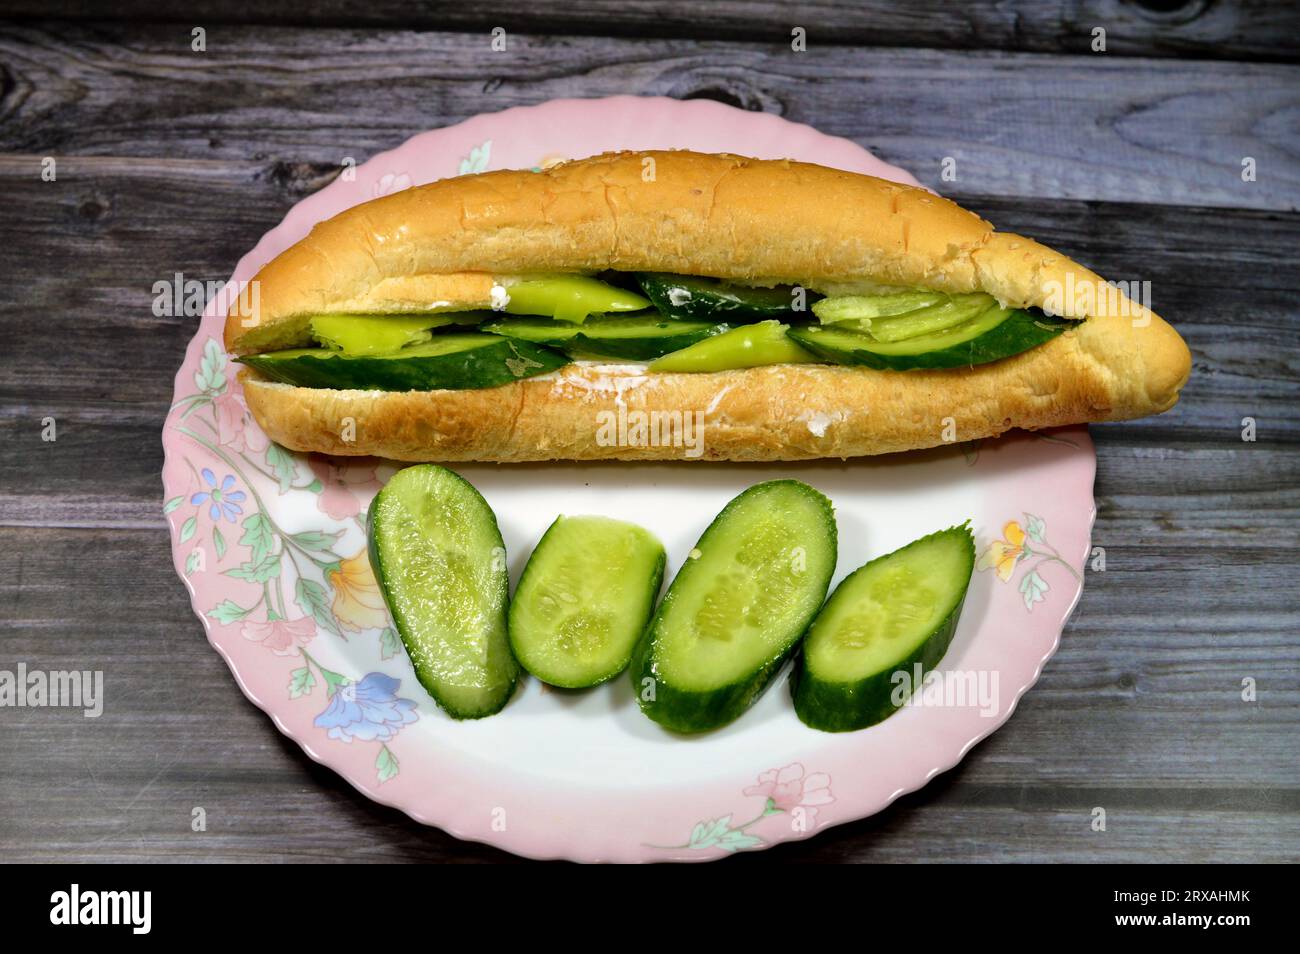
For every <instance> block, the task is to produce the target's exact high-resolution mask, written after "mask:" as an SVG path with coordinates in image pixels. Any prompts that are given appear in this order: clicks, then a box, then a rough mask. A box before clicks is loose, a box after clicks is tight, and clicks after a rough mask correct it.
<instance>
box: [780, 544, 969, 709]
mask: <svg viewBox="0 0 1300 954" xmlns="http://www.w3.org/2000/svg"><path fill="white" fill-rule="evenodd" d="M949 532H951V531H949V530H941V531H939V533H949ZM938 535H939V534H930V535H928V536H925V537H922V538H921V540H916V541H913V542H914V543H920V542H921V541H922V540H928V539H930V538H931V537H934V536H938ZM911 545H912V544H908V546H911ZM903 549H906V547H904V548H903ZM897 552H899V551H897V550H896V551H894V553H897ZM893 555H894V554H893V553H888V554H885V555H884V556H882V557H877V558H876V559H875V560H871V561H869V562H867V563H865V564H863V565H862V566H861V567H859V568H858V569H856V570H854V571H853V572H852V573H850V574H849V575H848V576H846V577H845V578H844V579H843V580H842V581H841V582H840V586H844V585H845V584H846V583H848V582H849V581H850V580H852V579H853V578H854V577H855V576H857V575H858V574H859V573H861V572H863V571H864V570H866V569H867V567H869V566H871V565H873V564H874V563H876V562H878V561H879V560H887V559H889V557H891V556H893ZM968 565H969V567H970V573H969V574H968V575H967V578H966V583H965V585H964V586H963V587H962V590H961V596H960V597H959V598H958V599H957V603H956V605H955V606H954V607H953V610H952V612H951V613H949V614H948V615H947V616H946V617H944V619H943V622H941V623H940V624H939V625H938V626H936V627H935V629H934V632H933V633H932V634H931V635H930V636H929V637H928V638H927V639H926V640H925V641H924V642H922V643H921V645H919V646H917V647H916V649H915V650H913V651H912V653H910V654H909V655H908V656H907V658H906V659H904V660H902V661H900V662H899V663H898V664H897V665H895V666H892V667H890V668H888V669H885V670H883V671H882V672H878V673H873V674H872V675H870V676H867V677H866V678H865V679H860V680H857V681H856V682H851V683H844V682H834V681H831V680H826V679H820V678H818V676H817V675H816V674H814V673H813V672H811V671H810V670H809V668H808V665H807V662H806V660H805V658H804V651H803V645H802V643H801V644H800V647H799V652H798V653H797V654H796V655H795V660H794V667H793V668H792V669H791V672H790V695H791V696H792V697H793V699H794V711H795V714H796V715H797V716H798V717H799V721H801V722H802V723H803V724H804V725H806V726H808V727H809V728H812V729H819V730H821V731H822V732H855V731H857V730H858V729H865V728H867V727H869V726H873V725H876V724H878V723H880V722H883V721H885V719H888V718H889V717H890V716H891V715H893V714H894V713H895V712H897V711H898V710H899V708H901V707H899V706H895V705H894V702H893V699H892V698H891V697H892V695H893V692H894V682H893V677H894V673H896V672H900V671H901V672H906V673H907V674H908V677H909V678H911V677H912V676H913V674H914V672H915V670H914V669H913V667H914V666H915V665H917V664H918V663H919V664H920V666H921V678H922V679H925V677H926V675H927V674H928V673H930V672H931V671H932V670H934V669H935V668H937V667H938V665H939V663H940V662H941V661H942V660H943V657H944V656H945V655H946V654H947V652H948V647H949V646H951V645H952V638H953V636H954V635H955V634H956V632H957V623H958V622H959V620H960V619H961V611H962V608H963V607H964V606H965V604H966V594H967V593H968V592H969V590H970V577H971V575H973V574H974V570H975V544H974V541H973V540H971V541H970V552H969V560H968ZM833 595H834V594H832V596H833ZM827 602H829V600H828V601H827ZM809 625H810V626H811V623H810V624H809Z"/></svg>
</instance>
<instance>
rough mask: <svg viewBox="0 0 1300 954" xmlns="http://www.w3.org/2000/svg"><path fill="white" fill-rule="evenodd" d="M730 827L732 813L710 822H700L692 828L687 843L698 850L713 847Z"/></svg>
mask: <svg viewBox="0 0 1300 954" xmlns="http://www.w3.org/2000/svg"><path fill="white" fill-rule="evenodd" d="M730 827H731V816H730V815H723V816H722V817H721V818H715V819H714V820H713V821H709V822H700V823H699V824H697V825H696V826H695V828H694V829H692V830H691V840H690V841H689V842H687V843H686V847H687V848H693V849H696V850H700V849H704V848H713V847H714V846H716V845H717V844H718V840H719V839H720V838H722V836H723V835H725V834H726V833H727V831H728V829H729V828H730Z"/></svg>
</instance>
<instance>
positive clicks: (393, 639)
mask: <svg viewBox="0 0 1300 954" xmlns="http://www.w3.org/2000/svg"><path fill="white" fill-rule="evenodd" d="M401 649H402V640H401V639H400V638H399V637H398V635H397V630H395V629H393V627H391V626H388V627H385V628H384V631H383V632H382V633H380V634H379V658H380V659H392V658H393V657H394V656H396V655H397V654H398V652H400V651H401Z"/></svg>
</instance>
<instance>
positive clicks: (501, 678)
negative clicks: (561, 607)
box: [369, 464, 519, 719]
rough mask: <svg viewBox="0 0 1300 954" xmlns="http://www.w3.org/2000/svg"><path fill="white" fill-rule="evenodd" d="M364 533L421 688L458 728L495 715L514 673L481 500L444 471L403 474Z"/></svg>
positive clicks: (498, 572)
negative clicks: (459, 723) (464, 721)
mask: <svg viewBox="0 0 1300 954" xmlns="http://www.w3.org/2000/svg"><path fill="white" fill-rule="evenodd" d="M369 529H370V565H371V567H372V568H373V569H374V571H375V579H376V580H377V581H378V582H379V587H380V590H381V591H382V592H383V594H384V601H385V602H386V603H387V604H388V609H389V612H390V613H391V614H392V616H393V623H394V624H395V625H396V627H397V633H398V635H399V636H400V637H401V639H402V645H404V646H405V647H406V651H407V653H408V654H409V655H410V657H411V663H412V665H414V666H415V675H416V678H418V679H419V680H420V685H422V686H424V688H425V689H427V690H428V691H429V695H431V696H433V698H434V701H436V702H437V703H438V705H440V706H442V708H443V709H445V710H446V711H447V714H448V715H450V716H451V717H452V718H455V719H479V718H482V717H483V716H489V715H492V714H493V713H494V712H498V711H500V710H501V708H502V707H504V706H505V704H506V702H508V701H509V699H510V695H511V693H513V692H514V688H515V682H516V681H517V679H518V677H519V667H518V665H517V664H516V663H515V660H514V657H513V656H511V655H510V644H509V641H508V639H507V635H506V601H507V599H508V598H509V586H510V583H509V579H508V578H507V576H506V558H505V553H506V550H505V544H504V543H503V542H502V540H501V531H500V530H499V529H498V528H497V518H496V516H495V514H493V513H492V508H491V507H489V506H488V504H487V501H485V500H484V499H483V496H482V495H481V494H480V493H479V492H478V491H477V490H475V489H474V487H473V486H472V485H471V484H470V483H469V481H467V480H465V479H464V478H463V477H461V476H460V475H459V474H456V473H455V472H453V471H450V470H448V469H447V468H445V467H438V466H436V465H434V464H421V465H418V466H415V467H407V468H406V469H405V470H400V471H398V472H397V473H396V474H395V475H394V476H393V478H392V479H391V480H390V481H389V482H388V483H387V484H386V485H385V486H384V488H383V489H382V490H381V491H379V493H378V494H377V495H376V496H375V499H374V500H373V501H372V502H371V504H370V514H369Z"/></svg>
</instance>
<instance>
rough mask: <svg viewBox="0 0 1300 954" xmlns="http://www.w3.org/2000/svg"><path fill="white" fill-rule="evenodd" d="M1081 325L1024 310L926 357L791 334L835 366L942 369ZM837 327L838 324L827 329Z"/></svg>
mask: <svg viewBox="0 0 1300 954" xmlns="http://www.w3.org/2000/svg"><path fill="white" fill-rule="evenodd" d="M1077 324H1078V322H1075V321H1067V320H1064V319H1060V318H1050V317H1048V316H1046V315H1035V314H1033V313H1031V312H1028V311H1025V310H1023V309H1020V310H1017V311H1016V312H1014V313H1013V314H1012V315H1011V317H1009V318H1008V319H1007V320H1006V321H1004V322H1002V323H1001V324H1000V325H998V326H997V327H995V328H992V329H990V330H989V331H987V332H986V333H984V334H982V335H980V336H979V337H978V338H972V339H971V340H970V341H964V342H962V343H961V344H959V345H954V346H953V347H951V348H944V349H942V350H939V351H929V352H925V353H922V354H906V355H904V354H878V353H877V352H874V351H867V350H865V349H857V350H853V351H845V350H844V349H843V348H841V347H838V346H827V345H823V344H821V343H820V341H819V337H820V336H821V334H823V333H824V332H812V333H810V332H809V331H807V330H806V329H803V328H791V329H790V331H789V332H787V334H789V335H790V337H791V338H793V339H794V340H796V341H798V342H799V344H801V345H803V346H804V347H805V348H807V349H808V350H809V351H811V352H812V353H813V354H815V355H817V357H819V358H822V359H823V360H826V361H830V362H832V363H835V364H849V365H860V366H862V367H866V368H872V369H874V370H876V371H911V370H942V369H946V368H967V367H974V366H975V365H979V364H991V363H992V362H994V361H1001V360H1002V359H1003V358H1010V357H1013V356H1015V355H1017V354H1021V353H1023V352H1025V351H1029V350H1030V349H1031V348H1036V347H1038V346H1039V345H1041V344H1046V343H1047V342H1048V341H1051V340H1052V339H1053V338H1055V337H1056V336H1057V335H1059V334H1061V333H1062V332H1063V331H1065V330H1066V329H1067V328H1069V327H1071V326H1072V325H1077ZM825 327H827V328H834V327H835V326H834V325H828V326H825Z"/></svg>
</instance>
